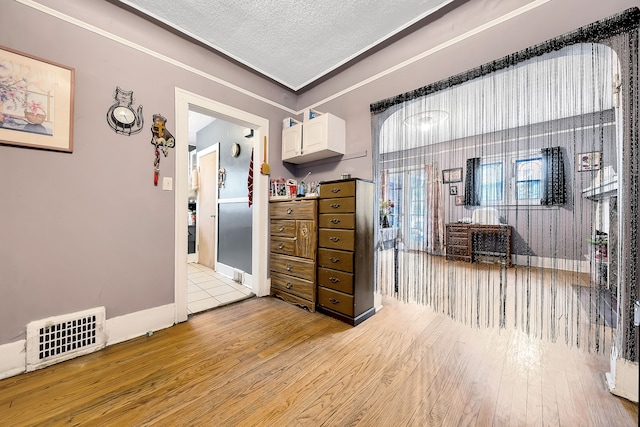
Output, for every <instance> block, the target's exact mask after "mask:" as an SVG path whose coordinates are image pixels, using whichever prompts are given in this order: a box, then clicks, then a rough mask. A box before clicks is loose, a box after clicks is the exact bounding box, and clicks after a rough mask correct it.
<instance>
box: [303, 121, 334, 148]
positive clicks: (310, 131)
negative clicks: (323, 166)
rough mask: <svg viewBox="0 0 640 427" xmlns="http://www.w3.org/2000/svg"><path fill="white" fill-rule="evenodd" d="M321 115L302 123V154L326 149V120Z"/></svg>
mask: <svg viewBox="0 0 640 427" xmlns="http://www.w3.org/2000/svg"><path fill="white" fill-rule="evenodd" d="M328 117H329V115H328V114H323V115H321V116H319V117H316V118H314V119H312V120H309V121H307V122H305V123H304V130H303V135H304V136H303V138H302V154H311V153H316V152H318V151H320V150H324V149H326V148H327V119H328Z"/></svg>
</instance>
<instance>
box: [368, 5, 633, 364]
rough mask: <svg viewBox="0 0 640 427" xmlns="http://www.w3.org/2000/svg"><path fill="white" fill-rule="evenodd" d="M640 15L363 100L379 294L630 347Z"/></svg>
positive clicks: (628, 351)
mask: <svg viewBox="0 0 640 427" xmlns="http://www.w3.org/2000/svg"><path fill="white" fill-rule="evenodd" d="M639 16H640V12H639V10H638V9H630V10H628V11H625V12H623V13H621V14H619V15H616V16H612V17H610V18H607V19H605V20H602V21H600V22H597V23H594V24H591V25H589V26H586V27H583V28H580V29H579V30H576V31H574V32H572V33H569V34H566V35H564V36H561V37H558V38H555V39H553V40H550V41H548V42H545V43H542V44H540V45H537V46H534V47H531V48H528V49H525V50H524V51H521V52H518V53H515V54H512V55H509V56H507V57H504V58H501V59H499V60H496V61H494V62H492V63H489V64H485V65H482V66H480V67H478V68H476V69H473V70H471V71H469V72H466V73H463V74H460V75H457V76H453V77H450V78H448V79H446V80H443V81H440V82H437V83H434V84H431V85H429V86H425V87H422V88H420V89H417V90H415V91H413V92H409V93H405V94H401V95H398V96H396V97H394V98H390V99H387V100H384V101H380V102H378V103H375V104H372V105H371V113H372V134H373V141H374V156H375V158H374V176H377V177H378V179H377V185H378V189H377V191H378V192H379V195H380V216H381V221H380V223H379V224H378V225H377V227H378V228H377V235H378V245H377V247H378V251H377V252H376V268H377V272H378V273H377V274H378V275H377V283H378V284H377V287H378V290H379V291H381V292H382V294H383V295H393V296H396V297H397V298H398V299H400V300H403V301H412V302H417V303H420V304H426V305H430V306H432V307H433V309H434V310H435V311H438V312H441V313H444V314H447V315H449V316H451V317H452V318H454V319H456V320H459V321H461V322H464V323H467V324H470V325H473V326H475V327H488V328H492V327H499V328H506V327H514V328H518V329H521V330H522V331H525V332H526V333H528V334H529V335H531V336H535V337H540V338H545V339H549V340H551V341H557V340H563V341H564V342H566V343H567V344H570V345H573V346H577V347H582V348H587V349H588V350H589V351H596V352H599V351H603V352H604V351H608V349H609V348H610V346H611V344H612V343H617V344H618V345H617V347H619V348H620V347H621V346H622V348H623V353H624V354H623V356H624V357H626V358H627V359H630V360H636V361H637V360H638V359H637V357H638V356H637V342H636V338H635V335H634V328H633V323H632V322H633V320H632V317H633V309H632V305H633V302H634V301H635V300H637V298H638V294H637V285H638V277H637V270H638V254H637V247H638V230H637V222H638V164H639V163H638V158H639V156H638V22H639ZM383 217H384V221H382V218H383ZM508 252H510V255H507V253H508Z"/></svg>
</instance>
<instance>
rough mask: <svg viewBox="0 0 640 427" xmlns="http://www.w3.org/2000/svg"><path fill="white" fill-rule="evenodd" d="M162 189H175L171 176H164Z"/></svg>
mask: <svg viewBox="0 0 640 427" xmlns="http://www.w3.org/2000/svg"><path fill="white" fill-rule="evenodd" d="M162 189H163V190H165V191H171V190H173V178H171V177H170V176H165V177H164V178H162Z"/></svg>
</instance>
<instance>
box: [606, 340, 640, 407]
mask: <svg viewBox="0 0 640 427" xmlns="http://www.w3.org/2000/svg"><path fill="white" fill-rule="evenodd" d="M609 362H610V370H609V372H607V373H605V374H604V376H605V380H606V381H607V385H608V386H609V391H610V392H611V394H615V395H616V396H620V397H624V398H625V399H628V400H630V401H632V402H635V403H638V375H639V374H638V372H639V371H638V364H637V363H635V362H631V361H629V360H626V359H622V358H620V357H618V350H617V349H616V347H615V346H613V347H612V348H611V357H610V359H609Z"/></svg>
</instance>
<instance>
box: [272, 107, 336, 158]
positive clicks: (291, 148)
mask: <svg viewBox="0 0 640 427" xmlns="http://www.w3.org/2000/svg"><path fill="white" fill-rule="evenodd" d="M306 117H307V115H305V119H306ZM345 128H346V126H345V122H344V120H342V119H341V118H339V117H336V116H334V115H333V114H329V113H316V116H315V117H314V118H312V119H306V120H305V121H304V122H302V123H297V124H295V125H294V126H291V127H286V128H284V129H283V130H282V160H283V161H285V162H289V163H296V164H299V163H307V162H312V161H314V160H320V159H325V158H328V157H333V156H338V155H340V154H344V152H345V142H346V130H345Z"/></svg>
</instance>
